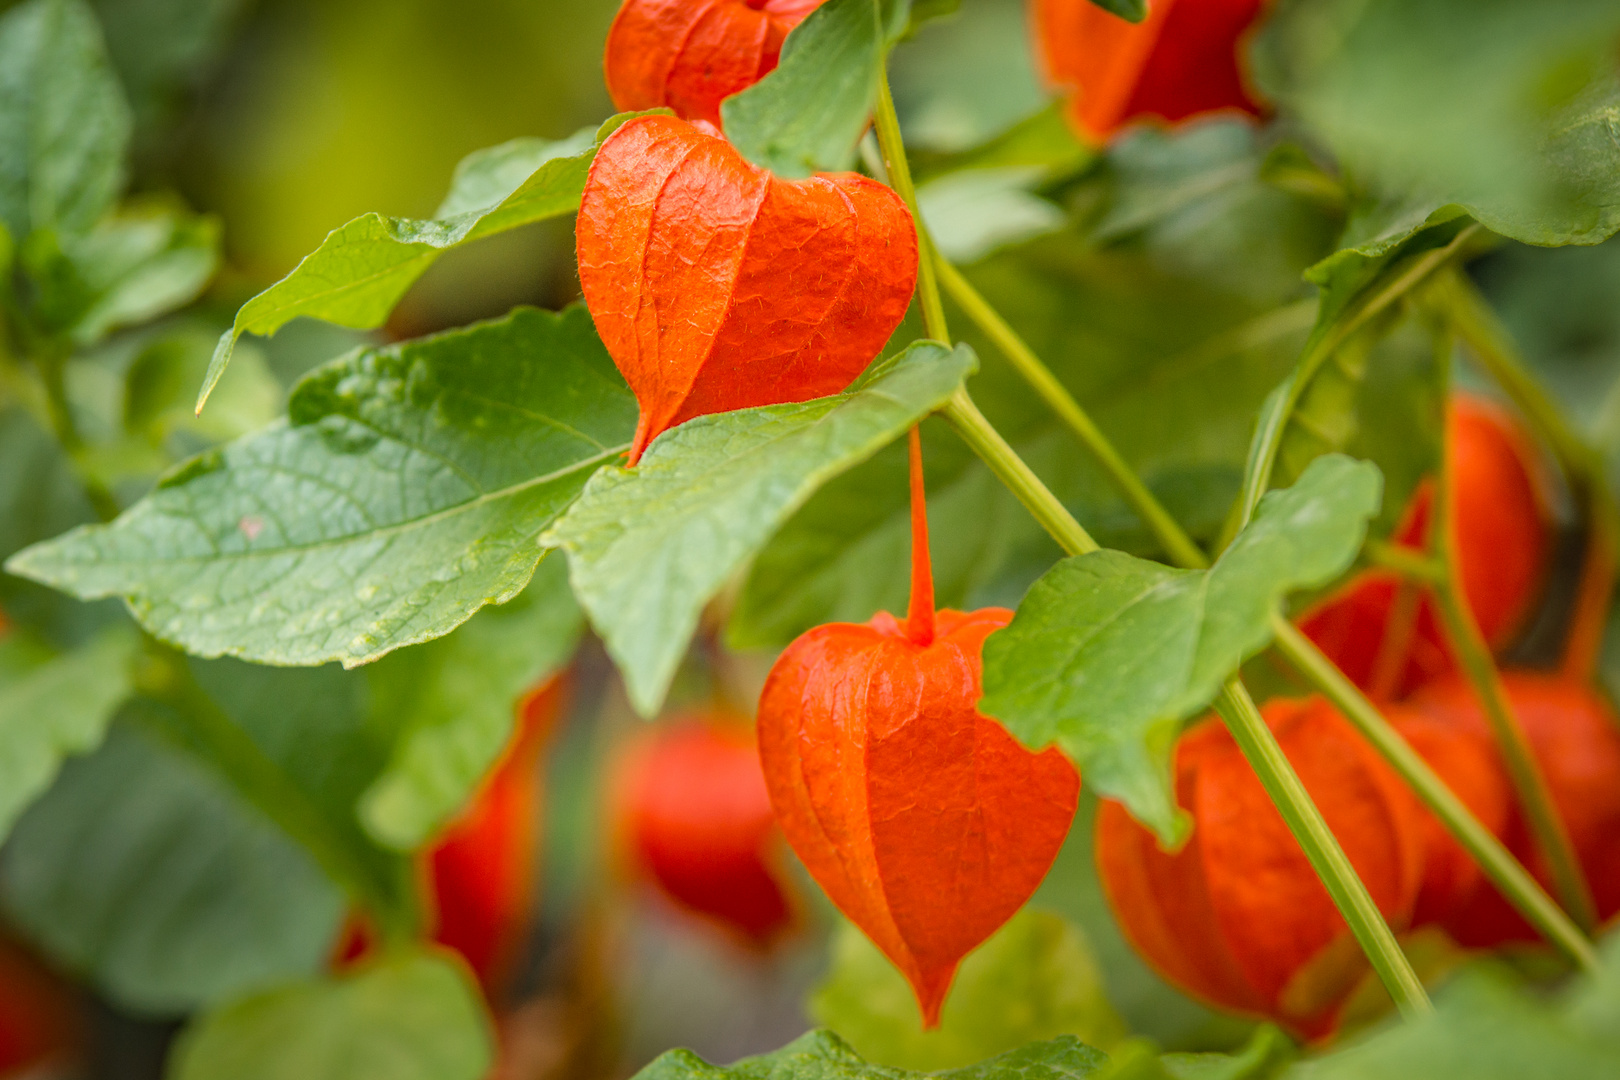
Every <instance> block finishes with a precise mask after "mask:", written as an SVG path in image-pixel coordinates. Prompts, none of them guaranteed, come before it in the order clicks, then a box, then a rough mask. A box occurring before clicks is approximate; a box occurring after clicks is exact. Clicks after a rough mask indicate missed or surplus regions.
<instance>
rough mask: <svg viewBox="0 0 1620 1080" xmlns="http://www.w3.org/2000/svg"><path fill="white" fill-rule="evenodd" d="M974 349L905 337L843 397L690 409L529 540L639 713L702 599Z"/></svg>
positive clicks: (672, 661) (945, 384) (682, 644)
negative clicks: (557, 569) (551, 552)
mask: <svg viewBox="0 0 1620 1080" xmlns="http://www.w3.org/2000/svg"><path fill="white" fill-rule="evenodd" d="M976 363H977V361H976V359H975V358H974V355H973V351H972V350H971V349H968V348H966V347H964V346H958V347H957V348H956V350H955V351H948V350H947V349H946V348H945V347H944V346H942V345H938V344H935V343H933V342H926V341H925V342H918V343H916V344H915V345H912V346H911V347H910V348H909V349H907V350H906V351H905V352H903V353H901V354H900V355H898V356H895V357H891V358H889V359H887V360H883V361H879V362H878V363H877V364H874V365H873V366H872V367H871V368H869V369H868V370H867V372H866V373H865V374H864V375H862V376H861V377H860V378H859V379H857V380H856V381H855V383H854V384H853V385H851V386H850V388H849V389H848V390H847V391H845V392H844V393H842V394H836V395H833V396H832V397H824V398H818V399H816V400H814V401H806V402H800V403H797V404H790V405H772V406H767V407H765V408H759V409H742V410H739V411H736V412H729V413H720V414H717V415H712V416H700V417H697V418H696V419H694V420H690V421H688V422H687V423H685V424H682V425H681V426H679V427H677V428H672V429H670V430H669V431H667V432H665V433H664V434H663V435H660V436H659V437H658V438H657V439H656V440H654V441H653V444H652V445H651V446H650V447H649V448H648V450H647V453H646V455H645V456H644V457H643V458H642V459H641V462H640V463H639V464H638V465H637V466H636V468H634V469H623V468H619V467H616V466H615V467H609V468H605V469H603V470H602V471H601V472H600V473H598V474H597V475H596V476H594V477H592V478H591V481H590V482H589V483H587V484H586V485H585V491H584V493H583V494H582V495H581V496H580V499H579V501H578V502H577V503H575V504H574V505H573V506H572V507H571V508H570V509H569V511H568V512H567V513H566V514H564V515H563V517H562V518H561V519H560V520H558V522H557V523H556V525H554V526H553V527H552V528H551V530H550V531H549V532H547V533H546V535H545V536H544V537H542V538H541V539H542V543H544V544H546V545H548V546H550V547H559V548H562V549H563V550H564V551H566V552H567V553H568V568H569V580H570V581H571V582H572V584H573V587H574V595H575V596H577V597H578V598H579V602H580V605H581V606H582V607H584V609H585V613H586V615H587V616H589V618H590V620H591V625H592V626H594V627H595V628H596V631H597V633H598V634H600V635H601V636H602V640H603V642H604V643H605V644H606V646H607V650H608V653H609V654H610V655H611V656H612V657H613V659H614V662H615V663H617V664H618V666H619V670H620V672H622V673H623V675H624V680H625V686H626V688H627V689H628V690H629V693H630V700H631V702H632V703H633V704H634V705H635V707H636V709H637V710H638V711H639V712H641V714H642V715H644V716H651V715H653V714H654V713H656V712H657V711H658V708H659V706H660V705H661V704H662V702H663V699H664V694H665V692H666V691H667V690H668V689H669V682H670V679H671V678H672V677H673V676H674V673H675V667H676V665H677V664H678V663H680V659H681V657H682V656H683V655H684V654H685V652H686V646H687V644H688V642H690V641H691V638H692V633H693V631H694V630H695V629H696V628H697V622H698V615H699V613H700V612H701V611H702V609H703V605H704V604H706V603H708V602H709V600H710V599H712V598H713V597H714V595H715V594H716V593H717V592H718V591H719V590H720V588H721V586H722V585H724V584H725V582H726V579H727V578H729V577H731V575H732V574H734V573H735V572H736V571H737V570H738V569H739V568H740V567H741V566H742V565H743V564H744V563H745V562H746V561H747V560H748V559H749V558H750V557H751V556H752V555H754V553H755V552H757V551H758V550H759V549H760V548H761V547H762V546H763V545H764V543H765V541H766V540H768V539H769V538H770V536H771V534H772V533H773V532H775V530H776V528H777V527H778V526H779V525H780V524H781V523H782V522H783V521H784V520H786V519H787V517H788V515H790V514H792V513H793V511H795V510H797V509H798V508H799V507H800V506H802V505H803V504H804V501H805V500H806V499H807V498H809V497H810V495H811V494H812V493H813V492H814V491H815V490H816V488H818V487H819V486H821V484H823V483H825V482H826V481H827V480H829V479H831V478H832V477H834V476H837V475H838V474H839V473H841V472H843V471H844V470H845V469H848V468H849V467H850V466H852V465H855V464H857V463H858V462H861V461H864V460H865V459H866V458H868V457H870V456H871V455H872V454H873V453H875V452H876V451H877V450H878V449H880V448H881V447H883V446H884V445H885V444H887V443H889V442H892V441H893V440H894V439H896V438H898V437H899V436H900V435H902V434H903V433H904V432H905V431H906V430H907V429H908V428H910V427H911V426H912V425H913V424H915V423H917V421H919V420H920V419H922V418H923V417H924V416H927V415H928V414H929V413H931V412H933V411H934V410H935V409H937V408H938V407H939V406H940V405H942V404H943V403H944V401H945V399H946V398H948V397H949V396H950V395H951V393H952V392H953V391H955V389H956V388H957V387H958V386H959V385H961V381H962V378H963V376H965V375H966V374H967V373H968V372H970V371H972V370H973V367H974V365H975V364H976Z"/></svg>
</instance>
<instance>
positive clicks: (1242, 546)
mask: <svg viewBox="0 0 1620 1080" xmlns="http://www.w3.org/2000/svg"><path fill="white" fill-rule="evenodd" d="M1379 498H1380V482H1379V476H1378V470H1377V469H1376V468H1374V467H1373V466H1371V465H1369V464H1366V463H1365V462H1355V461H1352V460H1350V459H1348V458H1345V457H1342V456H1339V455H1328V456H1325V457H1320V458H1317V459H1316V460H1315V461H1314V462H1312V463H1311V465H1310V467H1308V468H1307V469H1306V470H1305V472H1304V474H1303V475H1302V476H1301V477H1300V479H1299V482H1298V483H1297V484H1295V485H1294V486H1293V487H1291V488H1287V489H1284V490H1281V491H1274V492H1271V493H1269V494H1267V495H1266V497H1265V498H1264V500H1262V502H1261V504H1260V510H1259V512H1258V513H1256V515H1255V518H1254V520H1253V521H1252V522H1251V523H1250V525H1249V527H1248V528H1246V529H1245V530H1244V531H1243V532H1241V533H1239V534H1238V537H1237V539H1236V540H1234V541H1233V542H1232V544H1231V546H1230V547H1228V548H1227V549H1226V551H1225V552H1223V553H1222V555H1221V557H1220V559H1218V560H1217V561H1216V563H1215V565H1214V566H1213V567H1212V568H1211V569H1209V570H1207V571H1202V570H1172V569H1170V568H1169V567H1166V566H1162V565H1160V564H1158V563H1151V562H1146V561H1144V560H1141V559H1134V558H1132V557H1131V556H1129V555H1125V554H1122V553H1120V552H1116V551H1099V552H1094V553H1092V554H1090V555H1082V556H1078V557H1076V558H1072V559H1066V560H1065V561H1063V562H1061V563H1059V564H1058V565H1057V566H1056V567H1054V568H1053V569H1052V570H1051V571H1050V572H1049V573H1047V574H1046V576H1045V577H1043V578H1042V579H1041V580H1040V581H1039V582H1037V583H1036V584H1035V586H1034V587H1033V588H1032V589H1031V590H1030V592H1029V595H1028V596H1026V597H1025V598H1024V602H1023V604H1021V605H1020V606H1019V609H1018V614H1017V616H1016V617H1015V618H1014V619H1013V621H1012V623H1011V624H1010V625H1009V626H1008V627H1007V628H1006V629H1004V630H1000V631H998V632H996V633H995V634H992V635H991V636H990V637H989V639H987V640H986V642H985V647H984V689H985V695H984V699H983V700H982V701H981V702H980V703H979V707H980V709H981V710H983V712H984V713H985V714H986V715H988V716H994V717H996V718H998V719H1000V720H1001V721H1002V722H1004V723H1005V724H1006V725H1007V728H1008V730H1009V731H1011V732H1012V733H1013V734H1014V735H1015V736H1017V737H1018V738H1019V739H1020V740H1021V741H1023V742H1024V743H1025V744H1027V745H1029V746H1031V747H1042V746H1046V745H1048V744H1050V743H1053V742H1056V743H1057V744H1058V745H1060V746H1061V747H1063V749H1064V751H1065V752H1067V753H1068V754H1069V755H1070V756H1071V757H1073V758H1074V759H1075V761H1076V763H1077V764H1078V765H1079V767H1080V771H1081V773H1082V775H1084V776H1085V778H1086V783H1087V786H1088V787H1090V788H1091V789H1092V790H1093V791H1095V792H1097V793H1098V794H1100V795H1105V796H1108V797H1111V798H1115V799H1118V800H1120V801H1121V802H1123V803H1124V804H1125V805H1126V806H1127V807H1128V808H1129V809H1130V811H1131V813H1132V814H1133V815H1135V816H1136V817H1137V818H1138V819H1139V820H1141V821H1142V822H1143V824H1145V825H1147V826H1149V827H1150V828H1152V829H1154V830H1155V831H1156V832H1157V833H1158V834H1159V835H1160V837H1161V838H1163V839H1164V840H1165V841H1166V842H1171V841H1173V840H1174V839H1175V838H1176V836H1177V833H1178V823H1177V811H1176V808H1175V802H1174V798H1173V796H1172V794H1171V790H1170V784H1169V761H1170V748H1171V743H1172V741H1173V739H1174V737H1175V734H1176V732H1177V731H1178V729H1179V727H1180V722H1181V721H1182V720H1184V719H1185V718H1187V717H1188V716H1191V715H1192V714H1193V713H1195V712H1197V711H1198V710H1199V709H1201V708H1203V707H1204V706H1206V705H1208V704H1209V702H1210V701H1211V700H1212V699H1213V698H1214V697H1215V694H1216V692H1217V691H1218V690H1219V688H1220V685H1221V683H1222V682H1223V681H1224V680H1225V679H1226V677H1227V676H1228V675H1230V674H1231V673H1232V672H1233V671H1235V670H1236V669H1237V667H1238V665H1239V664H1240V663H1242V662H1243V660H1245V659H1247V658H1248V657H1249V656H1251V655H1253V654H1254V653H1255V652H1258V651H1259V650H1260V649H1261V648H1263V647H1264V646H1265V644H1266V642H1267V641H1269V640H1270V636H1271V632H1270V629H1269V625H1268V622H1269V619H1270V616H1271V614H1272V612H1273V610H1274V609H1275V607H1276V604H1277V602H1278V601H1279V600H1280V599H1281V598H1282V596H1283V594H1284V593H1286V592H1287V591H1289V590H1290V589H1296V588H1301V587H1310V586H1315V585H1321V584H1325V583H1326V582H1328V581H1330V580H1332V579H1333V578H1334V577H1336V576H1337V575H1338V574H1339V573H1340V572H1342V571H1343V570H1344V569H1345V567H1347V566H1348V565H1349V564H1350V562H1351V560H1353V559H1354V558H1355V557H1356V553H1357V552H1358V551H1359V550H1360V548H1361V541H1362V537H1363V535H1364V533H1365V528H1366V524H1365V523H1366V519H1367V518H1369V517H1371V516H1372V515H1373V514H1374V513H1375V512H1376V511H1377V509H1378V505H1379Z"/></svg>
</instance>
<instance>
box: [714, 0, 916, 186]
mask: <svg viewBox="0 0 1620 1080" xmlns="http://www.w3.org/2000/svg"><path fill="white" fill-rule="evenodd" d="M909 9H910V4H909V3H908V2H907V0H827V2H826V3H824V4H822V5H821V6H820V7H818V8H817V9H816V10H815V11H812V12H811V13H810V15H809V17H808V18H806V19H805V20H804V22H802V23H800V24H799V25H798V26H797V27H795V28H794V29H793V32H792V33H790V34H789V35H788V37H787V41H786V42H784V43H783V45H782V59H781V62H780V63H779V64H778V65H777V68H776V70H775V71H773V72H771V73H770V74H769V75H767V76H765V77H764V78H763V79H761V80H759V81H758V82H756V83H755V84H754V85H752V86H750V87H749V88H748V89H747V90H744V91H743V92H742V93H740V94H734V95H732V96H731V97H729V98H727V99H726V100H725V101H723V102H721V103H720V116H721V119H722V121H723V125H724V127H725V131H726V138H728V139H730V140H731V143H732V145H733V146H735V147H736V148H737V150H738V152H739V153H741V154H742V156H743V157H745V158H747V159H748V160H749V161H751V162H753V163H754V164H755V165H758V166H760V167H761V168H765V169H769V170H771V171H772V172H774V173H776V174H777V175H778V176H784V177H789V178H794V179H797V178H802V177H806V176H809V175H810V174H811V173H815V172H829V171H836V170H839V169H847V168H849V166H850V164H851V163H852V162H853V161H854V159H855V144H856V142H857V141H859V140H860V137H861V133H862V132H864V131H865V130H866V126H867V123H868V121H869V120H870V119H871V116H872V106H873V104H874V103H875V102H876V101H877V92H878V78H879V76H880V74H881V72H882V70H883V69H882V65H883V59H884V56H885V54H886V53H887V52H888V48H889V45H890V43H891V42H893V41H894V40H895V38H896V37H897V36H898V35H899V33H900V31H901V30H902V29H904V27H905V26H906V20H907V17H908V15H909ZM812 101H813V102H815V103H816V104H815V108H806V107H805V103H806V102H812Z"/></svg>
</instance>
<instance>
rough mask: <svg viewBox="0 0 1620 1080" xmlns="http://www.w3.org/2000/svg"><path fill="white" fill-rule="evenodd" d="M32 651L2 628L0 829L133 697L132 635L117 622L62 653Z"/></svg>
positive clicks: (94, 739)
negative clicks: (25, 654) (99, 633)
mask: <svg viewBox="0 0 1620 1080" xmlns="http://www.w3.org/2000/svg"><path fill="white" fill-rule="evenodd" d="M32 651H33V650H30V649H28V643H27V642H26V641H25V640H24V639H23V638H22V636H21V635H20V634H17V633H7V634H0V836H4V835H5V834H6V833H7V832H9V831H10V829H11V825H12V823H13V822H14V821H16V819H17V815H18V814H20V813H22V811H23V810H24V809H25V808H26V807H27V806H28V804H29V803H31V802H33V801H34V799H35V798H37V797H38V796H39V795H40V794H41V793H43V792H44V791H45V789H46V788H48V787H49V786H50V784H51V781H52V780H54V779H55V778H56V773H57V770H58V768H59V767H60V766H61V763H62V759H63V758H66V757H68V756H69V755H72V754H83V753H86V752H87V751H90V750H93V749H95V748H96V746H97V745H98V744H99V743H100V742H101V740H102V737H103V736H104V735H105V734H106V731H107V724H108V722H109V721H110V720H111V719H112V716H113V713H114V711H116V710H117V708H118V706H119V705H121V704H123V701H124V699H125V698H126V697H128V696H129V692H130V670H129V669H130V662H131V660H132V658H133V653H134V651H135V635H134V634H132V633H130V632H129V630H128V628H126V627H115V628H112V629H110V630H107V631H105V632H103V634H102V635H101V636H100V637H98V638H96V639H95V640H93V641H91V642H90V643H88V644H86V645H82V646H80V647H79V648H77V649H75V650H73V651H72V652H68V653H63V654H61V655H59V656H51V655H50V654H49V652H48V651H45V655H43V656H37V657H36V656H29V657H26V658H25V657H24V656H23V655H22V654H24V653H25V652H32ZM42 651H43V650H42Z"/></svg>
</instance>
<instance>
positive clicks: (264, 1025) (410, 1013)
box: [169, 952, 494, 1080]
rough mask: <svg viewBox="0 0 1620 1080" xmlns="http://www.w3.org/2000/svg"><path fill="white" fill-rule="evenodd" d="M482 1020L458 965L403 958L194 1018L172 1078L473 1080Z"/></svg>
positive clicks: (424, 955)
mask: <svg viewBox="0 0 1620 1080" xmlns="http://www.w3.org/2000/svg"><path fill="white" fill-rule="evenodd" d="M492 1042H493V1040H492V1038H491V1035H490V1032H489V1022H488V1021H487V1020H486V1019H485V1017H484V1015H483V1009H482V1006H481V1005H480V1003H479V998H478V991H477V989H476V988H475V986H474V985H473V982H472V979H471V977H470V976H469V975H468V974H467V972H466V970H465V968H464V966H463V965H462V964H460V963H459V962H457V961H455V960H452V959H449V958H447V957H446V956H444V955H441V954H438V953H431V952H405V953H400V954H396V955H393V956H389V957H386V958H384V959H382V960H380V961H378V962H376V963H373V964H369V965H367V966H365V967H363V968H361V969H360V970H358V971H357V972H355V973H354V974H353V975H349V976H345V977H343V978H338V979H329V980H326V981H323V982H311V983H303V984H298V985H293V986H287V987H283V988H281V989H277V990H271V991H267V992H266V993H263V994H260V995H258V996H256V997H251V998H247V999H246V1000H243V1001H238V1002H235V1003H233V1004H231V1005H228V1006H226V1007H224V1008H222V1009H219V1010H218V1011H216V1012H213V1013H211V1014H209V1015H206V1016H204V1017H202V1018H201V1019H199V1020H197V1021H196V1022H195V1023H194V1024H193V1026H192V1027H191V1028H190V1029H189V1030H188V1031H187V1032H186V1033H185V1034H184V1035H183V1036H182V1037H181V1040H180V1042H179V1045H178V1046H176V1048H175V1050H174V1059H173V1063H172V1064H171V1066H170V1073H169V1075H170V1076H172V1077H174V1078H175V1080H290V1078H291V1077H298V1078H299V1080H481V1078H482V1077H483V1076H484V1075H485V1073H486V1072H487V1071H488V1069H489V1067H490V1065H491V1064H492V1062H493V1060H494V1052H493V1047H492Z"/></svg>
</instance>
